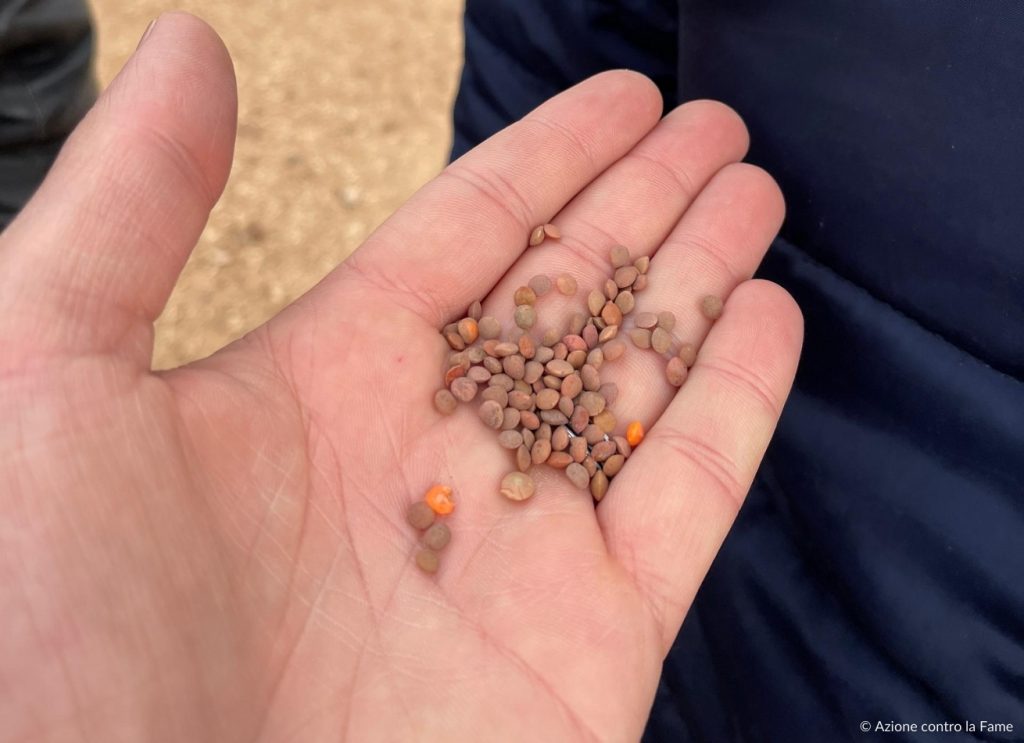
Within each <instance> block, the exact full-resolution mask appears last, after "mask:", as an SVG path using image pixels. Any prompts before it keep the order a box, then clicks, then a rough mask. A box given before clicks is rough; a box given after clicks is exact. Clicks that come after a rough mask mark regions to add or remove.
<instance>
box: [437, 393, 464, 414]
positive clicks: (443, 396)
mask: <svg viewBox="0 0 1024 743" xmlns="http://www.w3.org/2000/svg"><path fill="white" fill-rule="evenodd" d="M458 406H459V402H458V400H456V399H455V395H453V394H452V393H451V392H449V391H448V390H438V391H437V392H435V393H434V407H435V408H436V409H437V412H438V413H440V414H441V415H451V414H452V413H454V412H455V408H457V407H458Z"/></svg>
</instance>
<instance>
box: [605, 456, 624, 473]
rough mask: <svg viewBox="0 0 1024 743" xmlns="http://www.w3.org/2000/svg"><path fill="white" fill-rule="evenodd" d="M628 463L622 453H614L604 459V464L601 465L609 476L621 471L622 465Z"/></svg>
mask: <svg viewBox="0 0 1024 743" xmlns="http://www.w3.org/2000/svg"><path fill="white" fill-rule="evenodd" d="M625 463H626V458H625V457H624V456H622V455H621V454H612V455H611V456H610V457H608V459H606V460H604V464H602V465H601V469H603V470H604V473H605V474H606V475H608V477H615V476H616V475H617V474H619V472H621V471H622V465H624V464H625Z"/></svg>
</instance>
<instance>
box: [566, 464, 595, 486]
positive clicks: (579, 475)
mask: <svg viewBox="0 0 1024 743" xmlns="http://www.w3.org/2000/svg"><path fill="white" fill-rule="evenodd" d="M565 476H566V477H568V478H569V482H571V483H572V484H573V487H575V488H579V489H580V490H585V489H586V488H587V487H588V486H589V485H590V475H588V474H587V470H586V468H584V466H583V465H582V464H579V463H577V462H573V463H572V464H570V465H569V466H568V467H566V468H565Z"/></svg>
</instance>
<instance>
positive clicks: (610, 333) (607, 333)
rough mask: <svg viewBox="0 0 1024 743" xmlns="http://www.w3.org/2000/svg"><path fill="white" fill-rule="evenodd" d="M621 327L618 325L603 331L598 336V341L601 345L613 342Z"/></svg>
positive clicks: (610, 326)
mask: <svg viewBox="0 0 1024 743" xmlns="http://www.w3.org/2000/svg"><path fill="white" fill-rule="evenodd" d="M620 309H621V308H620ZM619 327H620V326H618V325H609V326H608V327H607V328H605V329H604V330H602V331H601V333H600V335H598V336H597V340H598V341H600V342H601V343H604V342H605V341H610V340H612V339H613V338H615V336H617V335H618V334H619Z"/></svg>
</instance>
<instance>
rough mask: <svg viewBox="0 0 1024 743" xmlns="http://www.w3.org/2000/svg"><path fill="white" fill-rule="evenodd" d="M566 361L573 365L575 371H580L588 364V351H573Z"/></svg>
mask: <svg viewBox="0 0 1024 743" xmlns="http://www.w3.org/2000/svg"><path fill="white" fill-rule="evenodd" d="M565 360H566V361H568V362H569V363H570V364H572V368H573V369H579V368H580V367H581V366H583V365H584V364H585V363H587V352H586V351H573V352H572V353H570V354H569V355H568V356H566V357H565Z"/></svg>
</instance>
